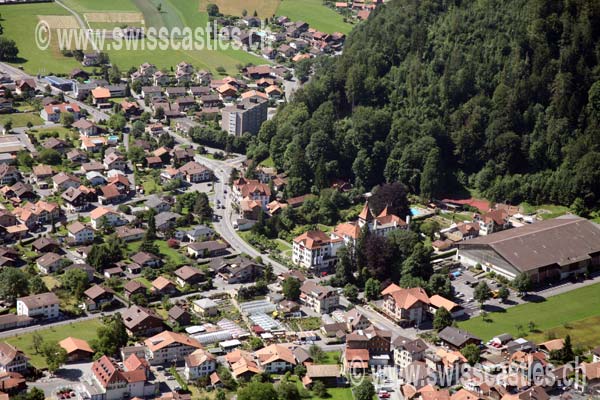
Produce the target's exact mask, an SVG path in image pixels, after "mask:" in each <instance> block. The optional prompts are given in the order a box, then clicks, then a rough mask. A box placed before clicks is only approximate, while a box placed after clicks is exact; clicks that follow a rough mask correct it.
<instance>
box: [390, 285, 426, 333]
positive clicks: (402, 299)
mask: <svg viewBox="0 0 600 400" xmlns="http://www.w3.org/2000/svg"><path fill="white" fill-rule="evenodd" d="M381 295H382V297H383V312H384V313H385V314H387V315H388V316H389V317H390V318H392V319H393V320H394V321H397V322H399V323H400V324H401V325H412V324H416V325H419V324H421V322H423V321H424V320H425V319H426V317H427V311H428V308H429V297H428V296H427V293H426V292H425V290H424V289H422V288H420V287H415V288H410V289H407V288H401V287H399V286H398V285H395V284H393V283H392V284H391V285H389V286H388V287H387V288H385V289H384V290H383V291H382V292H381Z"/></svg>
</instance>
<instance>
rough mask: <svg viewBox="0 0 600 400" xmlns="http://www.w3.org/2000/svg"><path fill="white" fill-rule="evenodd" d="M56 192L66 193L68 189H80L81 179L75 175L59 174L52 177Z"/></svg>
mask: <svg viewBox="0 0 600 400" xmlns="http://www.w3.org/2000/svg"><path fill="white" fill-rule="evenodd" d="M52 182H53V185H54V191H55V192H61V193H62V192H64V191H65V190H67V189H68V188H78V187H79V186H81V179H79V178H78V177H76V176H75V175H71V174H67V173H65V172H59V173H58V174H56V175H54V176H53V177H52Z"/></svg>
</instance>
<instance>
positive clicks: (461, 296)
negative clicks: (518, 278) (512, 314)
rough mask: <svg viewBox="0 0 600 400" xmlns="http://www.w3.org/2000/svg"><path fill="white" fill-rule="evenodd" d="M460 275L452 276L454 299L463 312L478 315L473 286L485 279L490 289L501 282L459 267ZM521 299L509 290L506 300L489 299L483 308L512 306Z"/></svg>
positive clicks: (491, 309)
mask: <svg viewBox="0 0 600 400" xmlns="http://www.w3.org/2000/svg"><path fill="white" fill-rule="evenodd" d="M457 270H459V271H460V273H461V275H460V276H458V277H456V278H454V279H453V280H452V286H453V287H454V294H455V296H456V297H455V301H456V302H457V303H458V304H460V305H461V306H462V307H463V308H464V309H465V312H466V313H467V314H468V315H469V316H475V315H478V314H479V312H480V311H481V310H480V308H479V303H478V302H477V301H476V300H475V299H474V297H475V296H474V295H473V293H474V291H475V286H477V284H478V283H479V282H481V281H485V282H486V283H487V285H488V286H489V288H490V289H491V290H496V289H498V288H499V287H500V286H501V284H500V283H499V282H497V281H494V280H493V279H489V278H481V277H480V278H479V279H478V278H477V277H475V275H477V274H474V273H473V272H471V271H469V270H467V269H465V268H459V269H457ZM455 271H456V270H455ZM523 302H524V301H523V299H521V298H520V297H518V296H517V293H515V292H514V291H513V290H510V296H509V297H508V299H507V301H506V302H502V300H500V299H493V298H492V299H489V300H488V301H486V303H485V308H486V310H488V311H500V309H505V308H507V307H508V306H514V305H516V304H520V303H523Z"/></svg>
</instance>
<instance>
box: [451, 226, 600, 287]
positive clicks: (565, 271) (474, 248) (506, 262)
mask: <svg viewBox="0 0 600 400" xmlns="http://www.w3.org/2000/svg"><path fill="white" fill-rule="evenodd" d="M457 259H458V260H459V261H460V262H461V263H462V264H464V265H468V266H474V265H476V264H480V265H481V267H482V268H483V269H484V270H485V271H493V272H495V273H497V274H499V275H502V276H504V277H506V278H508V279H513V278H515V277H516V276H517V275H519V274H520V273H522V272H524V273H527V274H529V275H530V276H531V280H532V281H533V282H540V281H544V280H548V279H564V278H567V277H568V276H569V275H574V274H578V273H582V272H585V271H586V269H587V268H588V266H599V265H600V227H599V226H598V225H597V224H595V223H593V222H591V221H588V220H587V219H584V218H580V217H577V216H573V215H566V216H563V217H559V218H554V219H549V220H546V221H541V222H537V223H533V224H531V225H525V226H523V227H519V228H514V229H509V230H505V231H502V232H498V233H493V234H491V235H488V236H481V237H478V238H475V239H471V240H466V241H463V242H460V243H459V244H458V252H457Z"/></svg>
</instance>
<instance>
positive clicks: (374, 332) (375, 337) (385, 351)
mask: <svg viewBox="0 0 600 400" xmlns="http://www.w3.org/2000/svg"><path fill="white" fill-rule="evenodd" d="M391 338H392V333H391V332H389V331H385V330H382V329H378V328H376V327H374V326H373V325H371V326H369V327H368V328H367V329H364V330H358V331H354V332H351V333H349V334H348V335H346V349H366V350H367V351H368V352H369V362H370V363H371V365H376V364H378V365H388V364H389V361H390V357H389V356H390V346H391Z"/></svg>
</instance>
